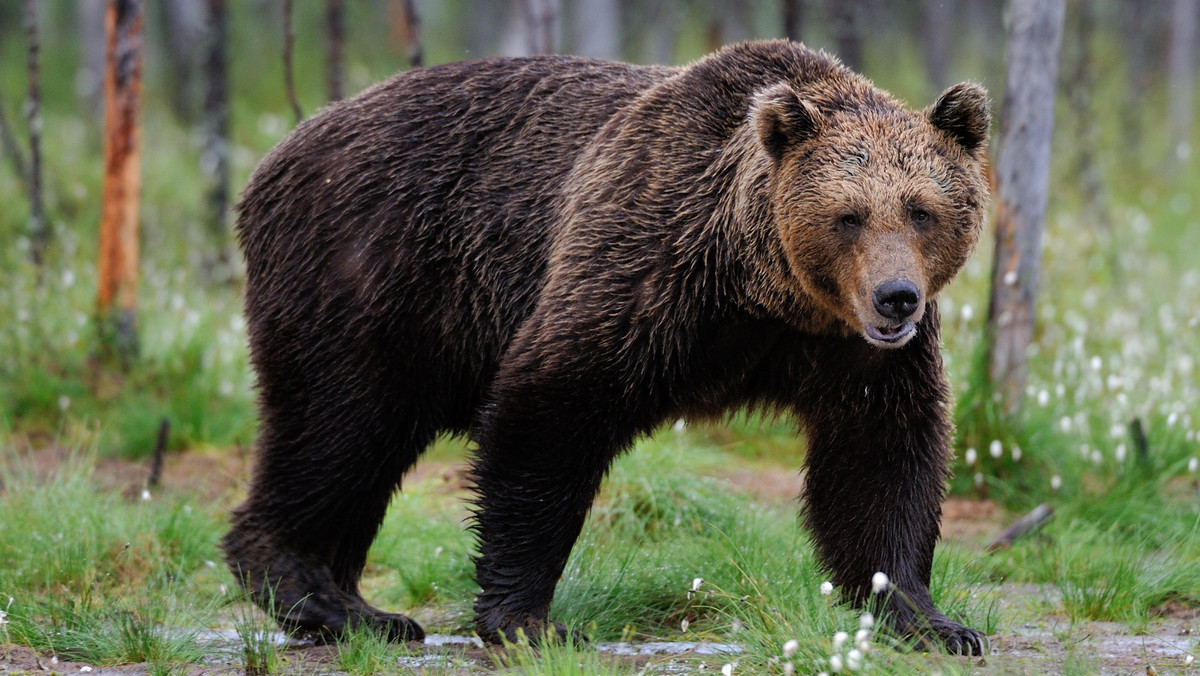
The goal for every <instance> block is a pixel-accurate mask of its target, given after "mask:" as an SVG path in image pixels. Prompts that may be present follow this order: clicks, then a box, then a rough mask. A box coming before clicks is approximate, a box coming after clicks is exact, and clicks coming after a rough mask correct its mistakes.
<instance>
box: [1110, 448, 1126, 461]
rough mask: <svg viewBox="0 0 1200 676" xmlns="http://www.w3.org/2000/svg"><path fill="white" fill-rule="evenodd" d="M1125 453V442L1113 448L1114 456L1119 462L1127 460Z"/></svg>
mask: <svg viewBox="0 0 1200 676" xmlns="http://www.w3.org/2000/svg"><path fill="white" fill-rule="evenodd" d="M1125 453H1126V449H1125V444H1117V447H1116V448H1115V449H1113V457H1115V458H1116V459H1117V462H1125Z"/></svg>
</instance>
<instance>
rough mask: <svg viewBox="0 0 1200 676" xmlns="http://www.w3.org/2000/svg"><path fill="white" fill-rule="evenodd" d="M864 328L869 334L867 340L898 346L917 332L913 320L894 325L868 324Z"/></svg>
mask: <svg viewBox="0 0 1200 676" xmlns="http://www.w3.org/2000/svg"><path fill="white" fill-rule="evenodd" d="M863 330H864V332H865V333H866V334H867V340H869V341H871V342H872V343H875V344H876V345H881V346H886V347H898V346H899V345H900V343H903V342H905V341H906V340H907V339H908V338H909V337H911V336H912V335H913V334H914V333H916V332H917V325H916V324H913V323H912V322H905V323H903V324H895V325H893V326H871V325H870V324H867V325H866V326H864V327H863Z"/></svg>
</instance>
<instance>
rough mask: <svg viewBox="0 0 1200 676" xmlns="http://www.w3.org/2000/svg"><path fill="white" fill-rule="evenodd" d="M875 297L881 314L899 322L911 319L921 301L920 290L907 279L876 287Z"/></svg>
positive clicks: (876, 306)
mask: <svg viewBox="0 0 1200 676" xmlns="http://www.w3.org/2000/svg"><path fill="white" fill-rule="evenodd" d="M873 296H874V298H873V300H874V301H875V309H876V310H878V311H879V314H881V315H883V316H884V317H887V318H888V319H894V320H896V321H898V322H902V321H904V320H906V319H908V318H909V317H911V316H912V315H913V313H914V312H916V311H917V303H919V302H920V301H921V291H920V289H918V288H917V285H916V284H913V283H912V282H910V281H908V280H907V279H898V280H893V281H890V282H884V283H883V284H880V285H879V286H877V287H875V293H874V294H873Z"/></svg>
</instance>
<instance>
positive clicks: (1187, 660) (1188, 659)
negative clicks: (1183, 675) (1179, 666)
mask: <svg viewBox="0 0 1200 676" xmlns="http://www.w3.org/2000/svg"><path fill="white" fill-rule="evenodd" d="M1195 661H1196V656H1195V655H1193V654H1191V653H1188V656H1187V657H1185V658H1183V664H1184V666H1188V667H1190V666H1192V662H1195Z"/></svg>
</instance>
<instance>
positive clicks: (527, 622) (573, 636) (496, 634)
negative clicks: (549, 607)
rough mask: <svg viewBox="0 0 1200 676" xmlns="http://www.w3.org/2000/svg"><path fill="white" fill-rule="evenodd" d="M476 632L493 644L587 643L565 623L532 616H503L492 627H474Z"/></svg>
mask: <svg viewBox="0 0 1200 676" xmlns="http://www.w3.org/2000/svg"><path fill="white" fill-rule="evenodd" d="M476 632H477V633H478V634H479V638H481V639H482V640H483V641H484V642H485V643H492V644H495V645H503V644H505V643H526V642H527V643H529V644H530V645H534V646H537V645H545V644H547V643H566V642H567V641H571V642H573V643H575V644H576V645H582V644H585V643H587V638H585V637H584V636H583V635H581V634H580V633H579V632H576V631H572V630H570V629H567V627H566V625H564V624H563V623H561V622H554V621H552V620H544V619H537V618H534V617H524V618H505V619H504V621H502V622H501V623H500V626H498V627H495V628H492V629H488V628H484V627H476Z"/></svg>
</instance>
